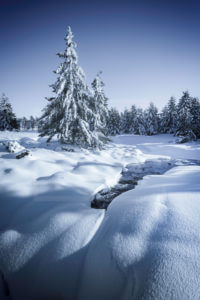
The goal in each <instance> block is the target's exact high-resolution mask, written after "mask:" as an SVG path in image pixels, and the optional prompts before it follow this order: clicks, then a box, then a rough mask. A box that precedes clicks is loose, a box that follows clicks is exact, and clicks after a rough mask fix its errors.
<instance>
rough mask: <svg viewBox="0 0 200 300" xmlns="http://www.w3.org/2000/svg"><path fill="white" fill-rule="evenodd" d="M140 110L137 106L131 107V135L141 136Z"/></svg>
mask: <svg viewBox="0 0 200 300" xmlns="http://www.w3.org/2000/svg"><path fill="white" fill-rule="evenodd" d="M137 113H138V110H137V108H136V106H135V105H132V106H131V109H130V133H132V134H139V126H138V115H137Z"/></svg>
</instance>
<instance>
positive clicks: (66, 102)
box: [39, 27, 102, 148]
mask: <svg viewBox="0 0 200 300" xmlns="http://www.w3.org/2000/svg"><path fill="white" fill-rule="evenodd" d="M72 39H73V34H72V31H71V28H70V27H69V28H68V32H67V35H66V38H65V41H66V50H65V52H64V53H58V56H59V57H60V58H61V59H63V62H62V63H61V65H60V66H59V68H58V69H57V70H56V71H55V73H56V74H58V75H59V76H58V78H57V81H56V82H55V84H53V85H52V89H53V92H54V93H55V94H56V96H55V97H51V98H48V99H47V100H48V101H49V104H48V105H47V106H46V108H45V109H44V112H43V115H42V117H41V120H42V122H41V123H40V126H39V131H40V136H48V137H49V138H48V141H50V140H51V139H52V137H53V136H55V135H57V137H58V139H59V140H60V142H62V143H67V144H76V145H78V146H80V147H84V148H89V147H92V148H95V147H97V148H101V147H102V142H101V141H100V140H99V138H98V133H97V132H96V131H95V130H94V131H91V130H90V126H89V122H90V121H91V120H92V119H93V118H95V113H94V112H93V111H92V110H91V108H90V98H91V93H90V91H89V88H88V87H87V85H86V83H85V75H84V72H83V70H82V69H81V68H80V67H79V66H78V57H77V54H76V51H75V48H76V44H75V43H74V42H73V40H72Z"/></svg>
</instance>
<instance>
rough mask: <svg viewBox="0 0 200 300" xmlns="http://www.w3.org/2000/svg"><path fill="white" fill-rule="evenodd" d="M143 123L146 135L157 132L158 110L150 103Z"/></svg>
mask: <svg viewBox="0 0 200 300" xmlns="http://www.w3.org/2000/svg"><path fill="white" fill-rule="evenodd" d="M145 122H146V126H145V127H146V134H147V135H154V134H157V133H158V132H159V116H158V109H157V107H156V106H155V105H154V104H153V103H152V102H151V103H150V105H149V107H148V108H147V110H146V111H145Z"/></svg>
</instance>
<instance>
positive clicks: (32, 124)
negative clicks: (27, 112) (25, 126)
mask: <svg viewBox="0 0 200 300" xmlns="http://www.w3.org/2000/svg"><path fill="white" fill-rule="evenodd" d="M35 123H36V120H35V118H34V117H33V116H30V126H31V129H32V130H33V129H34V128H35Z"/></svg>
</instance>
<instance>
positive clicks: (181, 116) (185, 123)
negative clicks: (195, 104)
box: [176, 91, 195, 139]
mask: <svg viewBox="0 0 200 300" xmlns="http://www.w3.org/2000/svg"><path fill="white" fill-rule="evenodd" d="M191 100H192V99H191V97H190V94H189V92H188V91H186V92H183V96H182V97H181V98H180V100H179V102H178V105H177V128H176V135H182V136H187V137H188V138H189V139H193V138H195V134H194V132H193V130H192V127H191V124H192V114H191Z"/></svg>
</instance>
